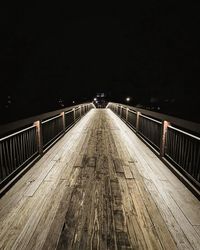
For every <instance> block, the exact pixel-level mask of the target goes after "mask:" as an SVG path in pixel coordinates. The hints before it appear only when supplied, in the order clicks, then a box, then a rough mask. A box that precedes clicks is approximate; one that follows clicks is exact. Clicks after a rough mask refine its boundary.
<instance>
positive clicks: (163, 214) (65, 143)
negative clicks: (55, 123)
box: [0, 109, 200, 250]
mask: <svg viewBox="0 0 200 250" xmlns="http://www.w3.org/2000/svg"><path fill="white" fill-rule="evenodd" d="M0 249H37V250H38V249H103V250H106V249H154V250H155V249H170V250H173V249H181V250H182V249H200V203H199V201H198V200H197V199H196V198H195V197H194V196H193V194H192V193H191V192H190V191H189V190H188V189H187V188H186V187H185V186H184V185H183V184H182V183H181V182H180V181H179V180H178V179H177V178H176V177H175V176H174V175H173V173H172V172H170V170H169V169H168V168H167V167H166V166H165V165H164V164H163V163H162V162H161V161H160V160H159V159H158V158H157V157H156V156H155V155H154V154H153V152H152V151H151V150H150V149H149V148H148V147H147V146H146V145H145V144H144V143H143V142H142V141H141V140H140V139H139V138H138V137H137V136H136V135H135V134H134V133H133V132H132V131H131V130H130V129H129V128H128V127H127V126H126V125H125V124H124V123H123V122H122V121H121V120H120V119H119V118H118V117H117V116H116V115H115V114H114V113H112V111H111V110H106V109H93V110H91V111H90V112H89V113H88V114H87V115H85V116H84V117H83V118H82V119H81V120H80V121H79V122H78V123H77V124H76V125H75V126H74V127H73V128H72V129H71V130H70V131H69V132H68V133H67V134H65V136H64V137H63V138H62V139H60V140H59V141H58V142H57V143H56V144H55V145H54V146H53V147H52V148H51V149H50V150H49V151H48V152H47V153H46V154H45V155H44V156H43V157H42V158H41V159H40V160H39V161H38V162H37V163H36V164H35V165H34V166H33V167H32V168H31V169H30V170H29V171H28V172H27V173H26V174H25V175H24V176H23V177H22V178H21V179H20V180H19V181H18V182H17V183H16V184H15V185H14V186H13V187H12V188H11V189H10V190H9V191H8V192H7V193H6V194H5V195H4V196H3V197H2V199H1V200H0Z"/></svg>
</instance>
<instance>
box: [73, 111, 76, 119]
mask: <svg viewBox="0 0 200 250" xmlns="http://www.w3.org/2000/svg"><path fill="white" fill-rule="evenodd" d="M73 112H74V122H75V121H76V112H75V108H73Z"/></svg>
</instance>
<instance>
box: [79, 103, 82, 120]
mask: <svg viewBox="0 0 200 250" xmlns="http://www.w3.org/2000/svg"><path fill="white" fill-rule="evenodd" d="M79 107H80V118H81V117H82V111H81V109H82V106H81V105H80V106H79Z"/></svg>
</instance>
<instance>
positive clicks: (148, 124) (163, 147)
mask: <svg viewBox="0 0 200 250" xmlns="http://www.w3.org/2000/svg"><path fill="white" fill-rule="evenodd" d="M107 108H110V109H111V110H112V111H113V112H114V113H115V114H116V115H118V116H119V117H120V118H121V119H122V120H123V121H124V122H126V123H127V124H128V125H129V126H130V127H131V128H132V129H133V131H134V132H135V133H136V134H137V135H138V136H139V137H140V138H141V139H142V140H143V141H144V142H146V143H147V144H148V145H149V146H150V147H151V148H152V149H153V151H154V152H155V153H156V154H157V155H158V156H159V157H160V158H161V160H162V161H163V162H164V163H166V164H167V165H168V166H170V168H171V169H172V170H173V172H174V173H175V174H176V175H177V176H178V177H180V179H181V180H183V181H184V182H185V184H187V185H189V187H190V188H191V190H192V191H194V192H196V191H195V190H197V192H198V191H199V190H200V124H197V123H193V122H189V121H185V120H182V119H179V118H175V117H172V116H168V115H164V114H160V113H156V112H152V111H149V110H144V109H140V108H136V107H131V106H127V105H123V104H119V103H108V105H107ZM198 195H199V193H198Z"/></svg>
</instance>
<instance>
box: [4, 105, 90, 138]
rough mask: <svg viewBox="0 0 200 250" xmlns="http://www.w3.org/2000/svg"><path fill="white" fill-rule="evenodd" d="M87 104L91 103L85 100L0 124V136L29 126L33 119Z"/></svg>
mask: <svg viewBox="0 0 200 250" xmlns="http://www.w3.org/2000/svg"><path fill="white" fill-rule="evenodd" d="M89 104H92V103H91V102H86V103H82V104H78V105H74V106H70V107H65V108H62V109H57V110H54V111H50V112H47V113H42V114H39V115H36V116H31V117H28V118H25V119H21V120H18V121H14V122H10V123H7V124H3V125H0V137H2V136H6V135H8V134H9V132H12V131H15V130H18V129H21V128H23V127H26V126H29V125H31V124H33V123H34V122H35V121H42V120H45V119H48V118H51V117H54V116H56V115H59V114H60V113H62V112H67V111H69V110H71V109H74V108H78V107H81V106H86V105H89Z"/></svg>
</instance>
